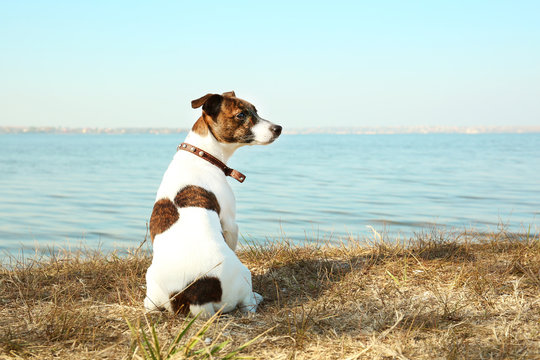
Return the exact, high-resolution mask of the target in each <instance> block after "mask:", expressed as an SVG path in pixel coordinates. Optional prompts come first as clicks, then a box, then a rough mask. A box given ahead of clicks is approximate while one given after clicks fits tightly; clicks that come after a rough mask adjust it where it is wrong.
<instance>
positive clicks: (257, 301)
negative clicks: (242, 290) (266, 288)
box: [253, 291, 264, 305]
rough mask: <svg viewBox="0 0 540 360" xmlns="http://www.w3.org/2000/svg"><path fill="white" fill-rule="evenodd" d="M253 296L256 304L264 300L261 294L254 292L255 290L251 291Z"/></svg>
mask: <svg viewBox="0 0 540 360" xmlns="http://www.w3.org/2000/svg"><path fill="white" fill-rule="evenodd" d="M253 298H255V304H257V305H259V304H260V303H262V301H263V300H264V298H263V297H262V295H261V294H258V293H256V292H255V291H254V292H253Z"/></svg>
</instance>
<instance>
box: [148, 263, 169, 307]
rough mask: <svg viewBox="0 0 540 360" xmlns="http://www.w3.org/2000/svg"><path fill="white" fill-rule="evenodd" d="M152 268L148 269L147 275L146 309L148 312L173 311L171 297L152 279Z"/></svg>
mask: <svg viewBox="0 0 540 360" xmlns="http://www.w3.org/2000/svg"><path fill="white" fill-rule="evenodd" d="M152 271H153V269H152V267H150V268H148V271H147V273H146V297H145V298H144V307H145V308H146V310H147V311H162V310H169V311H171V305H170V301H169V296H168V294H166V293H165V292H163V290H162V289H161V287H160V286H159V285H158V284H157V283H156V282H155V281H154V279H153V277H152Z"/></svg>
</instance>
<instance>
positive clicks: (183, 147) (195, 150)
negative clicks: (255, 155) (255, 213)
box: [176, 143, 246, 183]
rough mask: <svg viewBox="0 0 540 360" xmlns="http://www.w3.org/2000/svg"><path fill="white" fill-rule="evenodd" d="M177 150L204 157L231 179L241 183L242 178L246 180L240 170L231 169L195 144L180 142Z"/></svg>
mask: <svg viewBox="0 0 540 360" xmlns="http://www.w3.org/2000/svg"><path fill="white" fill-rule="evenodd" d="M178 150H184V151H187V152H190V153H192V154H193V155H197V156H198V157H200V158H201V159H204V160H206V161H208V162H209V163H211V164H212V165H214V166H216V167H218V168H220V169H221V171H223V173H224V174H225V176H230V177H232V178H233V179H235V180H238V181H239V182H241V183H243V182H244V180H246V176H245V175H244V174H242V173H241V172H239V171H236V170H234V169H231V168H230V167H228V166H227V165H225V164H224V163H223V162H222V161H220V160H219V159H217V158H216V157H214V156H212V155H210V154H209V153H207V152H206V151H204V150H202V149H199V148H198V147H196V146H193V145H190V144H188V143H181V144H180V145H178V147H177V148H176V151H178Z"/></svg>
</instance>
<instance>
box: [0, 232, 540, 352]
mask: <svg viewBox="0 0 540 360" xmlns="http://www.w3.org/2000/svg"><path fill="white" fill-rule="evenodd" d="M239 256H240V258H241V259H242V261H243V262H244V263H245V264H246V265H247V266H248V267H249V268H250V269H251V270H252V273H253V285H254V289H255V290H256V291H257V292H259V293H261V294H262V295H263V296H264V297H265V301H264V302H263V304H262V305H261V307H260V308H259V311H258V313H257V314H256V315H254V316H245V315H242V314H240V313H233V314H227V315H223V316H220V317H216V318H214V319H212V321H210V322H208V323H205V321H203V320H201V319H196V320H195V322H194V323H193V326H192V327H191V328H190V329H188V331H187V332H186V334H185V336H183V337H181V338H180V340H179V342H178V344H179V345H181V349H180V350H178V352H177V353H176V355H174V356H172V358H179V359H181V358H185V357H189V356H192V357H194V358H205V357H206V358H226V357H227V356H228V355H230V357H231V358H234V356H236V355H235V354H233V353H232V352H233V351H234V350H235V349H237V348H238V347H239V346H241V345H243V344H245V343H246V342H247V341H250V340H253V339H255V338H256V339H255V341H254V342H253V343H252V344H250V345H249V346H247V348H245V349H241V351H240V352H239V353H238V354H237V355H238V356H251V357H253V358H256V359H533V358H540V239H539V237H538V236H527V235H523V236H517V235H511V234H507V233H505V232H504V231H501V232H498V233H494V234H483V235H475V234H467V233H459V234H448V233H441V232H439V231H437V230H433V231H430V232H428V233H424V234H419V235H417V236H416V237H415V238H414V239H411V240H409V241H407V243H406V244H403V243H399V244H396V243H393V242H390V241H385V240H384V239H383V238H381V236H380V235H379V234H377V233H375V234H374V238H373V241H371V243H367V244H366V243H360V242H357V241H347V242H344V243H342V244H341V245H326V244H315V245H305V246H293V245H291V244H289V243H288V242H287V241H284V242H282V243H278V242H275V243H271V244H266V245H265V246H256V245H251V246H248V247H246V248H244V249H243V250H242V251H240V252H239ZM149 262H150V259H149V257H148V256H147V255H145V254H144V253H142V252H135V253H133V254H130V255H126V256H122V257H118V256H116V255H115V254H109V255H103V254H101V253H99V252H91V251H86V252H84V253H76V252H66V253H58V254H56V255H55V256H53V257H47V258H41V259H33V260H26V261H19V262H15V261H14V260H13V259H12V263H11V264H10V265H6V266H4V267H2V268H0V305H1V306H0V358H1V357H5V358H39V359H49V358H70V359H98V358H103V359H140V358H151V356H150V355H149V352H148V344H153V345H152V346H154V345H156V344H157V345H158V346H159V351H160V352H163V353H164V352H165V350H164V349H166V348H167V347H168V346H169V345H171V343H172V342H173V340H174V338H175V337H176V336H177V335H178V334H179V333H180V331H181V330H182V329H184V328H185V327H186V324H187V323H186V320H185V319H184V318H182V317H177V318H174V317H171V316H169V315H167V314H155V315H145V314H144V310H143V307H142V302H143V298H144V294H145V290H144V274H145V271H146V268H147V267H148V265H149ZM128 324H131V325H132V329H130V326H129V325H128ZM152 329H154V330H155V338H154V337H153V335H152V331H153V330H152ZM261 334H262V336H260V337H259V338H257V336H259V335H261ZM144 336H146V338H145V337H144ZM145 339H146V340H145ZM143 349H146V350H143ZM145 351H146V353H145ZM211 352H213V354H211ZM210 354H211V355H210ZM156 358H159V357H157V356H156ZM164 358H165V356H164Z"/></svg>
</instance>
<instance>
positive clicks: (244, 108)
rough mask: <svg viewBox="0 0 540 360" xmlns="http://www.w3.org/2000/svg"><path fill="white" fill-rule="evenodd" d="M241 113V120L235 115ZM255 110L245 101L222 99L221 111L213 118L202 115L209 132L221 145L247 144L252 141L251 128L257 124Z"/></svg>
mask: <svg viewBox="0 0 540 360" xmlns="http://www.w3.org/2000/svg"><path fill="white" fill-rule="evenodd" d="M240 112H243V113H244V114H245V115H246V117H245V118H244V119H243V120H239V119H237V118H236V115H237V114H238V113H240ZM256 113H257V110H255V107H254V106H253V105H251V104H250V103H248V102H247V101H245V100H242V99H238V98H235V97H224V98H223V101H222V103H221V111H220V112H219V113H218V114H217V115H216V116H214V117H210V116H209V115H208V114H205V113H203V117H205V120H206V123H207V124H208V125H209V130H210V132H211V133H212V135H214V137H215V138H216V140H217V141H219V142H223V143H249V142H251V141H252V140H253V134H252V133H251V128H252V127H253V126H254V125H255V124H256V123H257V121H258V118H257V116H256Z"/></svg>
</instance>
